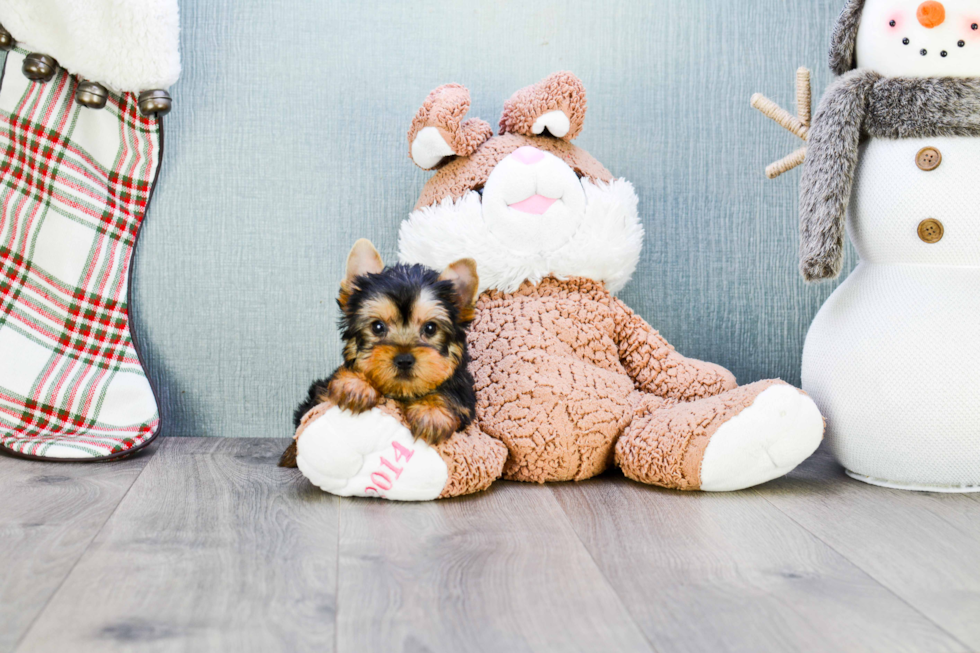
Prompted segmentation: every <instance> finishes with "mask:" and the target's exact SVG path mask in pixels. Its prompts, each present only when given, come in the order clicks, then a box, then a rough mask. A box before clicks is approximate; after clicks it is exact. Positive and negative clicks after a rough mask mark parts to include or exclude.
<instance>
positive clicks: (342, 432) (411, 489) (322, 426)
mask: <svg viewBox="0 0 980 653" xmlns="http://www.w3.org/2000/svg"><path fill="white" fill-rule="evenodd" d="M296 444H297V450H296V464H297V466H298V467H299V470H300V471H301V472H302V473H303V475H304V476H306V477H307V478H308V479H310V481H311V482H312V483H313V484H314V485H316V486H317V487H319V488H320V489H321V490H323V491H325V492H329V493H331V494H336V495H338V496H342V497H351V496H357V497H376V498H382V499H391V500H394V501H429V500H431V499H435V498H437V497H438V496H439V495H440V494H441V493H442V491H443V488H445V486H446V481H447V480H448V477H449V471H448V467H447V465H446V462H445V461H444V460H443V458H442V456H440V455H439V454H438V453H437V452H436V450H435V449H433V448H432V447H431V446H429V445H428V444H427V443H426V442H424V441H423V440H415V439H414V438H413V437H412V433H411V432H410V431H409V430H408V429H407V428H406V427H405V426H404V425H403V424H402V423H401V422H400V421H399V420H398V419H396V418H395V417H393V416H392V415H390V414H388V413H386V412H384V411H382V410H380V409H378V408H375V409H372V410H370V411H368V412H366V413H362V414H360V415H354V414H353V413H351V412H350V411H346V410H342V409H340V408H337V407H336V406H334V407H331V408H330V409H329V410H326V411H325V412H324V413H323V414H322V415H320V416H319V417H317V418H316V419H315V420H313V421H312V422H311V423H309V424H308V425H307V426H306V427H305V429H304V430H303V432H302V437H300V438H299V439H298V440H297V442H296Z"/></svg>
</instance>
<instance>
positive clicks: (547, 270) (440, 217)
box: [398, 179, 643, 293]
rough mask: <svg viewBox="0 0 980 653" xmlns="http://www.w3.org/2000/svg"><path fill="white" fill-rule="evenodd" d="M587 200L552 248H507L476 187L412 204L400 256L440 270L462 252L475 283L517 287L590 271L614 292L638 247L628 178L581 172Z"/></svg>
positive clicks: (639, 239)
mask: <svg viewBox="0 0 980 653" xmlns="http://www.w3.org/2000/svg"><path fill="white" fill-rule="evenodd" d="M582 187H583V188H584V189H585V196H586V200H587V204H586V209H585V216H584V219H583V220H582V223H581V226H580V227H579V229H578V231H577V232H576V233H575V234H574V235H573V236H572V237H571V239H570V240H569V241H568V242H567V243H565V244H564V245H563V246H561V247H559V248H558V249H556V250H554V251H552V252H535V253H532V254H522V253H516V252H512V251H510V250H509V249H508V248H507V247H505V246H504V245H503V244H502V243H501V242H500V241H499V240H498V239H497V238H496V237H495V236H494V235H493V233H491V232H490V230H489V229H488V228H487V225H486V223H485V222H484V220H483V205H482V203H481V198H480V194H479V193H477V192H476V191H470V192H469V193H467V194H465V195H464V196H463V197H461V198H459V199H458V200H455V201H454V200H453V199H452V198H450V197H447V198H445V199H444V200H443V201H441V202H439V203H437V204H432V205H430V206H425V207H423V208H420V209H418V210H416V211H413V212H412V214H411V215H410V216H409V218H408V219H407V220H405V221H404V222H403V223H402V226H401V231H400V233H399V239H398V240H399V257H400V259H401V261H402V262H403V263H421V264H422V265H427V266H430V267H434V268H436V269H438V270H441V269H443V268H445V267H446V265H448V264H449V263H451V262H453V261H455V260H458V259H459V258H461V257H469V258H472V259H474V260H475V261H476V264H477V270H478V271H479V276H480V291H481V292H482V291H485V290H500V291H503V292H514V291H516V290H517V289H518V288H519V287H520V286H521V284H522V283H524V282H525V281H530V282H531V283H538V282H540V281H541V280H542V279H544V278H545V277H548V276H556V277H558V278H567V277H587V278H589V279H594V280H596V281H601V282H603V283H604V284H605V286H606V288H607V289H608V290H609V291H610V292H612V293H615V292H617V291H619V290H620V289H621V288H622V287H623V286H625V285H626V283H627V282H628V281H629V280H630V277H631V276H632V274H633V271H634V270H635V269H636V264H637V262H638V261H639V259H640V250H641V249H642V247H643V225H642V224H641V223H640V218H639V215H638V214H637V197H636V193H635V192H634V191H633V185H632V184H630V183H629V182H628V181H625V180H623V179H616V180H613V181H611V182H609V183H605V182H596V183H593V182H591V181H589V180H587V179H583V180H582Z"/></svg>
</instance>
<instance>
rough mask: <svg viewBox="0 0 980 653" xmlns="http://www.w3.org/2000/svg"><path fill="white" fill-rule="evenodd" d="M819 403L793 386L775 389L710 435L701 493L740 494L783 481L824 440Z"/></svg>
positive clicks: (702, 473)
mask: <svg viewBox="0 0 980 653" xmlns="http://www.w3.org/2000/svg"><path fill="white" fill-rule="evenodd" d="M823 431H824V421H823V417H822V416H821V415H820V411H819V410H818V409H817V406H816V404H814V403H813V400H812V399H810V397H808V396H807V395H805V394H804V393H802V392H801V391H800V390H798V389H796V388H794V387H793V386H790V385H785V384H782V383H780V384H778V385H772V386H769V387H768V388H766V389H765V390H763V391H762V392H761V393H760V394H759V395H758V396H757V397H756V398H755V400H754V401H753V402H752V404H751V405H749V406H748V407H746V408H745V409H744V410H742V411H741V412H739V413H738V415H736V416H734V417H733V418H731V419H730V420H728V421H727V422H725V423H724V424H722V425H721V427H719V428H718V430H717V431H716V432H715V433H714V434H713V435H712V436H711V440H710V442H708V445H707V447H706V448H705V450H704V458H703V460H702V463H701V487H700V489H701V490H704V491H707V492H725V491H731V490H741V489H744V488H748V487H752V486H754V485H759V484H760V483H765V482H766V481H771V480H773V479H775V478H779V477H780V476H783V475H785V474H787V473H789V472H790V471H792V470H793V468H795V467H796V466H797V465H799V464H800V463H801V462H803V461H804V460H806V459H807V458H809V457H810V454H812V453H813V452H814V451H816V449H817V447H818V446H819V445H820V441H821V439H823Z"/></svg>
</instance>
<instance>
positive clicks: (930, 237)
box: [919, 218, 945, 245]
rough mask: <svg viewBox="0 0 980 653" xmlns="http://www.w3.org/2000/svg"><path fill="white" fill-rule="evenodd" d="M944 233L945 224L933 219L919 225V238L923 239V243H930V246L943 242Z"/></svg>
mask: <svg viewBox="0 0 980 653" xmlns="http://www.w3.org/2000/svg"><path fill="white" fill-rule="evenodd" d="M944 231H945V229H943V223H942V222H940V221H939V220H934V219H933V218H929V219H928V220H923V221H922V222H920V223H919V238H921V239H922V242H924V243H929V244H930V245H932V244H933V243H938V242H939V241H940V240H942V239H943V232H944Z"/></svg>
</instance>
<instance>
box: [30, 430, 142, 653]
mask: <svg viewBox="0 0 980 653" xmlns="http://www.w3.org/2000/svg"><path fill="white" fill-rule="evenodd" d="M158 448H159V444H157V445H155V446H151V447H149V448H147V449H144V450H143V451H142V452H140V455H143V456H150V457H151V458H152V457H153V455H154V454H155V453H156V451H157V449H158ZM152 463H153V460H150V461H148V462H147V463H146V464H145V465H143V468H142V469H140V471H139V473H138V474H137V475H136V476H134V477H133V482H132V483H130V484H129V487H127V488H126V491H125V492H123V494H122V496H120V497H119V500H118V501H116V505H115V506H114V507H113V508H112V511H110V512H109V514H108V515H106V518H105V520H104V521H103V522H102V525H101V526H99V528H98V529H97V530H96V531H94V532H93V533H92V537H91V538H89V541H88V544H86V545H85V548H84V549H82V550H81V551H79V553H78V556H77V557H76V558H75V561H74V562H72V564H71V567H69V568H68V571H67V572H66V573H65V575H64V576H62V577H61V581H60V582H59V583H58V586H57V587H56V588H55V589H54V591H53V592H51V595H50V596H48V599H47V600H46V601H45V602H44V605H43V606H42V607H41V609H40V610H38V611H37V614H35V615H34V618H33V619H31V623H30V624H29V625H28V626H27V628H25V629H24V632H22V633H21V634H20V637H18V638H17V642H16V643H15V644H14V648H13V651H14V652H15V653H16V652H17V651H19V650H20V647H21V645H22V644H23V642H24V640H25V639H27V636H28V635H29V634H30V633H31V631H32V630H34V625H35V624H36V623H37V621H38V619H40V618H41V615H43V614H44V612H45V611H46V610H47V609H48V606H49V605H51V601H53V600H54V598H55V597H56V596H58V592H60V591H61V588H62V587H63V586H64V584H65V581H67V580H68V578H69V577H70V576H71V575H72V572H74V571H75V567H77V566H78V563H79V561H80V560H81V559H82V558H84V557H85V554H86V553H88V550H89V548H90V547H91V546H92V542H94V541H95V539H96V538H97V537H98V536H99V534H100V533H101V532H102V531H103V530H104V529H105V527H106V524H108V523H109V520H110V519H112V516H113V515H115V514H116V511H117V510H119V506H121V505H122V502H123V501H125V500H126V497H127V496H129V492H130V490H132V489H133V486H134V485H136V481H138V480H139V479H140V477H141V476H143V472H145V471H146V468H147V467H149V466H150V465H151V464H152ZM82 464H84V463H82ZM92 464H95V465H112V464H115V463H92Z"/></svg>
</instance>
